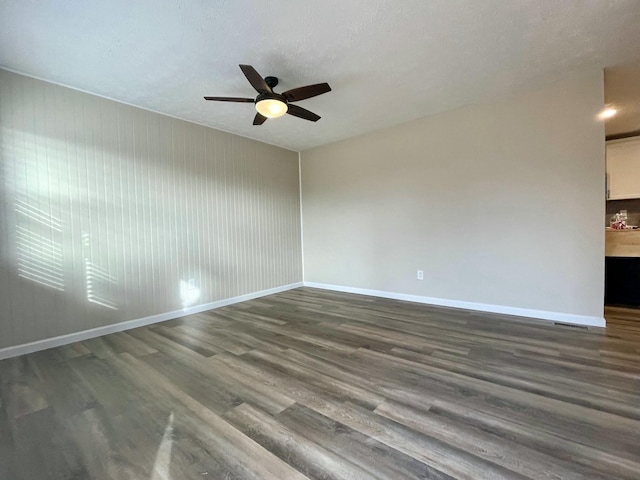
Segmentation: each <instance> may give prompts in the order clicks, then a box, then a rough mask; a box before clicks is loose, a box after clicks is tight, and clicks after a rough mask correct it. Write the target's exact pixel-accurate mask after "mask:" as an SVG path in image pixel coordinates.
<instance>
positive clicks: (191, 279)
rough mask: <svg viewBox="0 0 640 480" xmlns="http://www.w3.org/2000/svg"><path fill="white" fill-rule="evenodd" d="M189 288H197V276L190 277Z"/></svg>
mask: <svg viewBox="0 0 640 480" xmlns="http://www.w3.org/2000/svg"><path fill="white" fill-rule="evenodd" d="M189 288H196V279H195V278H190V279H189Z"/></svg>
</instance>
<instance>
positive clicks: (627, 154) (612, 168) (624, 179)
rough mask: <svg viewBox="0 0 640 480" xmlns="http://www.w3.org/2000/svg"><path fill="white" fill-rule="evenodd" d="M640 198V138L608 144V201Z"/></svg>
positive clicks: (612, 141)
mask: <svg viewBox="0 0 640 480" xmlns="http://www.w3.org/2000/svg"><path fill="white" fill-rule="evenodd" d="M623 198H640V137H631V138H623V139H621V140H609V141H608V142H607V199H608V200H620V199H623Z"/></svg>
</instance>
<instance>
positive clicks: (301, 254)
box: [298, 152, 305, 282]
mask: <svg viewBox="0 0 640 480" xmlns="http://www.w3.org/2000/svg"><path fill="white" fill-rule="evenodd" d="M298 195H299V197H300V257H301V258H300V262H301V264H302V281H303V282H304V280H305V275H304V223H303V219H304V217H303V214H302V153H301V152H298Z"/></svg>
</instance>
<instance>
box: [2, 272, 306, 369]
mask: <svg viewBox="0 0 640 480" xmlns="http://www.w3.org/2000/svg"><path fill="white" fill-rule="evenodd" d="M302 286H303V283H302V282H298V283H291V284H289V285H283V286H282V287H276V288H270V289H268V290H262V291H260V292H254V293H248V294H246V295H240V296H238V297H233V298H226V299H224V300H218V301H217V302H211V303H205V304H203V305H196V306H194V307H189V308H185V309H182V310H174V311H173V312H166V313H159V314H157V315H151V316H149V317H144V318H138V319H135V320H128V321H125V322H120V323H115V324H113V325H105V326H103V327H97V328H92V329H90V330H83V331H81V332H75V333H70V334H68V335H60V336H59V337H53V338H45V339H44V340H37V341H35V342H30V343H25V344H22V345H15V346H13V347H5V348H0V360H3V359H5V358H11V357H17V356H19V355H25V354H27V353H33V352H38V351H40V350H46V349H48V348H53V347H60V346H62V345H68V344H70V343H74V342H81V341H83V340H88V339H90V338H96V337H101V336H103V335H108V334H110V333H115V332H122V331H124V330H131V329H132V328H138V327H144V326H145V325H151V324H152V323H158V322H164V321H166V320H173V319H174V318H180V317H184V316H186V315H193V314H194V313H200V312H205V311H207V310H213V309H214V308H220V307H225V306H227V305H232V304H234V303H240V302H246V301H247V300H252V299H254V298H259V297H264V296H266V295H273V294H274V293H280V292H285V291H287V290H291V289H294V288H298V287H302Z"/></svg>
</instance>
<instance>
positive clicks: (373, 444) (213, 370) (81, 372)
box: [0, 288, 640, 480]
mask: <svg viewBox="0 0 640 480" xmlns="http://www.w3.org/2000/svg"><path fill="white" fill-rule="evenodd" d="M203 478H206V479H261V480H264V479H274V480H285V479H305V478H309V479H348V480H353V479H393V480H397V479H405V478H412V479H452V478H455V479H473V480H478V479H527V478H530V479H557V480H560V479H563V480H571V479H615V478H621V479H635V480H637V479H639V478H640V327H635V326H633V325H632V324H629V323H628V322H627V323H625V324H624V325H622V326H619V325H618V326H616V325H613V326H612V327H611V328H608V329H606V330H605V329H583V328H574V327H567V326H556V325H553V324H550V323H546V322H536V321H527V320H523V319H517V318H510V317H505V316H498V315H493V314H483V313H478V312H469V311H464V310H455V309H447V308H438V307H429V306H425V305H418V304H412V303H405V302H398V301H393V300H385V299H379V298H372V297H365V296H357V295H349V294H342V293H334V292H325V291H321V290H314V289H309V288H300V289H296V290H292V291H288V292H285V293H281V294H277V295H273V296H270V297H265V298H261V299H257V300H252V301H249V302H246V303H242V304H237V305H233V306H229V307H225V308H221V309H218V310H213V311H210V312H206V313H203V314H199V315H191V316H188V317H184V318H181V319H178V320H172V321H169V322H164V323H161V324H156V325H153V326H150V327H145V328H139V329H135V330H130V331H128V332H123V333H116V334H113V335H109V336H105V337H102V338H97V339H93V340H89V341H86V342H81V343H77V344H73V345H69V346H65V347H60V348H56V349H51V350H47V351H44V352H39V353H35V354H31V355H26V356H22V357H18V358H14V359H10V360H5V361H2V362H0V479H2V480H5V479H6V480H33V479H61V480H62V479H65V480H70V479H125V480H134V479H135V480H138V479H145V480H149V479H150V480H159V479H163V480H167V479H173V480H182V479H203Z"/></svg>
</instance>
